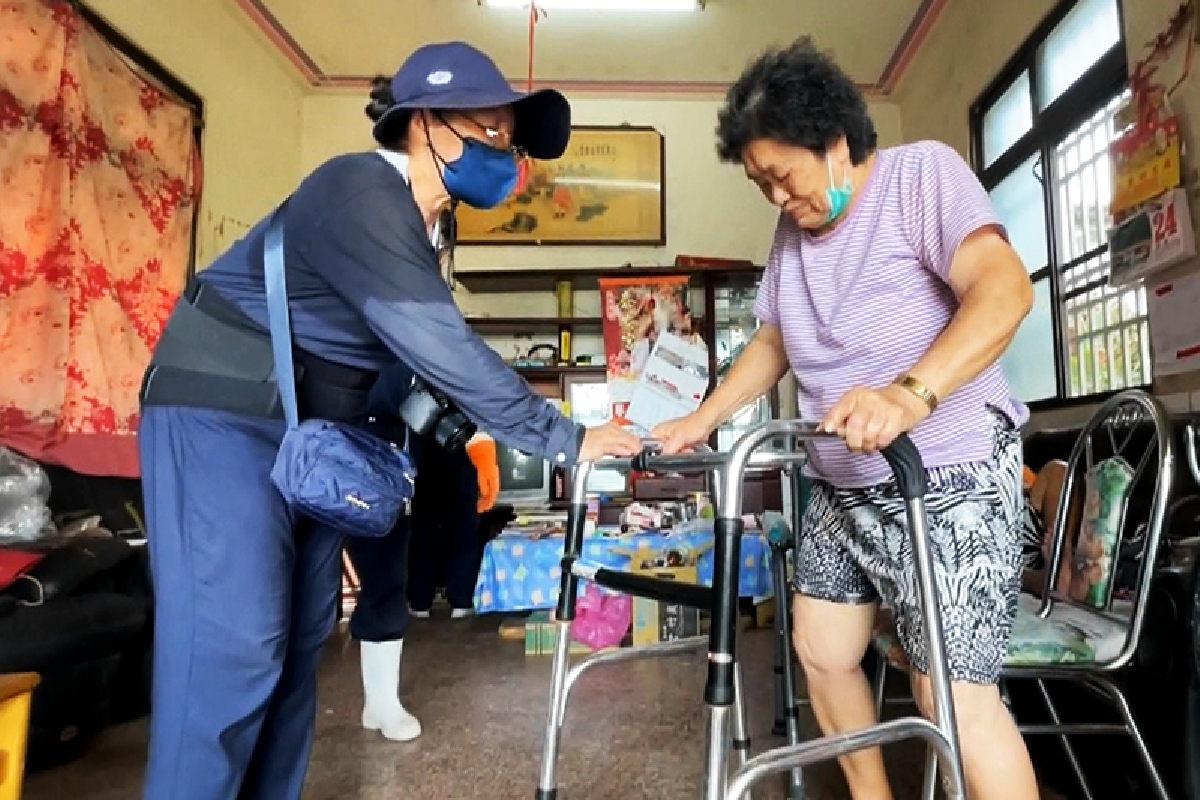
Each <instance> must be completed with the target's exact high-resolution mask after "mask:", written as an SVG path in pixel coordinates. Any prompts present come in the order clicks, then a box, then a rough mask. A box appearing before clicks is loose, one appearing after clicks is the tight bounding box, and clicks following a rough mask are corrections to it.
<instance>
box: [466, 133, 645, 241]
mask: <svg viewBox="0 0 1200 800" xmlns="http://www.w3.org/2000/svg"><path fill="white" fill-rule="evenodd" d="M528 176H529V177H528V180H527V181H526V186H524V187H523V188H522V190H521V191H519V192H518V191H514V193H513V194H512V195H510V196H509V197H508V198H507V199H506V200H505V201H504V202H503V203H501V204H500V205H499V206H497V207H496V208H494V209H489V210H480V209H475V208H471V207H469V206H466V205H465V204H462V205H459V207H458V210H457V213H456V232H457V237H458V238H457V244H460V245H526V246H529V245H587V246H605V245H614V246H616V245H620V246H629V245H635V246H636V245H645V246H662V245H665V244H666V241H667V228H666V148H665V141H664V137H663V135H662V133H660V132H659V131H658V130H657V129H655V128H653V127H650V126H635V125H617V126H604V125H576V126H572V128H571V140H570V143H569V144H568V145H567V151H566V153H564V154H563V156H562V158H559V159H555V160H553V161H538V160H536V159H530V160H529V163H528Z"/></svg>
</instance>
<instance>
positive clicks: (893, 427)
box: [821, 385, 929, 453]
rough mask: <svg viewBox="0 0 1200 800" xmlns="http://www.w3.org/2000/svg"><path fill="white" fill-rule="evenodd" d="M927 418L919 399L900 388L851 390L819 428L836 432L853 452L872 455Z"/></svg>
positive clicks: (893, 386)
mask: <svg viewBox="0 0 1200 800" xmlns="http://www.w3.org/2000/svg"><path fill="white" fill-rule="evenodd" d="M927 416H929V407H928V406H926V405H925V403H924V402H923V401H922V400H921V398H919V397H917V396H916V395H914V394H912V393H911V392H909V391H908V390H907V389H903V388H901V387H899V386H895V385H892V386H888V387H886V388H884V389H867V388H858V389H851V390H850V391H848V392H846V394H844V395H842V399H841V400H838V401H837V403H835V404H834V406H833V408H831V409H830V410H829V413H828V414H826V415H825V420H824V421H823V422H822V423H821V429H822V430H824V431H828V432H829V433H836V434H837V435H838V436H840V437H842V438H843V439H845V440H846V446H847V447H849V448H850V449H851V450H853V451H854V452H856V453H874V452H876V451H878V450H882V449H883V448H885V447H887V446H888V445H889V444H891V443H892V441H893V440H894V439H895V438H896V437H897V436H899V435H900V434H902V433H908V432H909V431H911V430H912V429H913V428H915V427H916V426H917V423H919V422H920V421H921V420H923V419H925V417H927Z"/></svg>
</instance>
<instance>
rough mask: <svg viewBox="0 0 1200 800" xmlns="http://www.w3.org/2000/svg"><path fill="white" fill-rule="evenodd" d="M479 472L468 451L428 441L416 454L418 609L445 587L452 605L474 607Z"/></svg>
mask: <svg viewBox="0 0 1200 800" xmlns="http://www.w3.org/2000/svg"><path fill="white" fill-rule="evenodd" d="M478 499H479V476H478V475H477V474H476V472H475V465H474V464H472V463H471V459H470V457H469V456H467V454H466V452H465V451H462V450H460V451H456V452H453V453H451V452H447V451H446V450H444V449H442V448H440V447H438V446H437V445H436V444H430V443H425V444H424V447H423V448H422V449H421V451H420V453H419V455H418V458H417V484H416V492H415V494H414V495H413V513H412V519H411V525H410V527H411V531H412V533H411V536H412V545H411V553H410V555H409V562H410V564H411V565H412V569H411V570H410V571H409V578H408V599H409V603H410V604H411V605H412V607H413V608H414V609H416V610H418V611H428V610H429V609H430V607H431V606H432V605H433V598H434V595H435V593H436V591H437V587H439V586H445V587H446V599H447V600H448V601H449V602H450V605H451V607H453V608H467V609H469V608H473V607H474V605H475V581H476V579H477V578H478V577H479V514H478V513H477V511H476V508H477V504H478Z"/></svg>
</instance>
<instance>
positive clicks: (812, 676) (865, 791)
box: [792, 595, 892, 800]
mask: <svg viewBox="0 0 1200 800" xmlns="http://www.w3.org/2000/svg"><path fill="white" fill-rule="evenodd" d="M792 607H793V614H794V615H795V617H794V619H795V628H794V631H795V632H794V634H793V640H794V642H795V645H796V652H797V654H798V655H799V656H800V664H801V666H802V667H803V668H804V677H805V683H806V686H807V688H808V696H809V698H810V699H811V701H812V709H813V714H815V715H816V717H817V722H818V723H819V724H820V726H821V730H822V731H823V732H824V733H825V735H826V736H828V735H830V734H834V733H842V732H845V731H854V730H860V729H862V728H866V727H868V726H869V725H872V724H874V723H875V701H874V700H873V699H872V695H871V687H870V684H869V683H868V682H867V676H866V675H865V674H864V673H863V670H862V658H863V655H864V654H865V653H866V651H867V647H868V645H869V644H870V641H871V629H872V626H873V624H874V621H875V604H874V603H862V604H844V603H831V602H829V601H828V600H817V599H814V598H811V597H805V596H803V595H797V596H796V599H795V601H794V602H793V604H792ZM839 760H840V763H841V766H842V772H843V773H844V774H845V776H846V783H847V784H849V786H850V793H851V795H852V796H853V797H854V800H890V799H891V797H892V793H891V790H890V789H889V788H888V782H887V775H886V774H885V773H884V769H883V758H882V756H881V755H880V752H879V748H874V749H871V750H862V751H859V752H857V753H853V754H851V755H848V756H844V757H843V758H841V759H839Z"/></svg>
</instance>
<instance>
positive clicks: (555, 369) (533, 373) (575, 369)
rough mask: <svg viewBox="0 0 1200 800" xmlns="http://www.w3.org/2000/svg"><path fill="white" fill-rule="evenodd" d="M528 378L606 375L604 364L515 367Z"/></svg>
mask: <svg viewBox="0 0 1200 800" xmlns="http://www.w3.org/2000/svg"><path fill="white" fill-rule="evenodd" d="M513 369H515V370H516V371H517V372H519V373H520V374H521V375H523V376H525V377H526V378H558V377H562V376H563V375H605V374H606V372H607V370H606V367H605V366H604V365H603V364H571V365H566V366H550V367H513Z"/></svg>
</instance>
